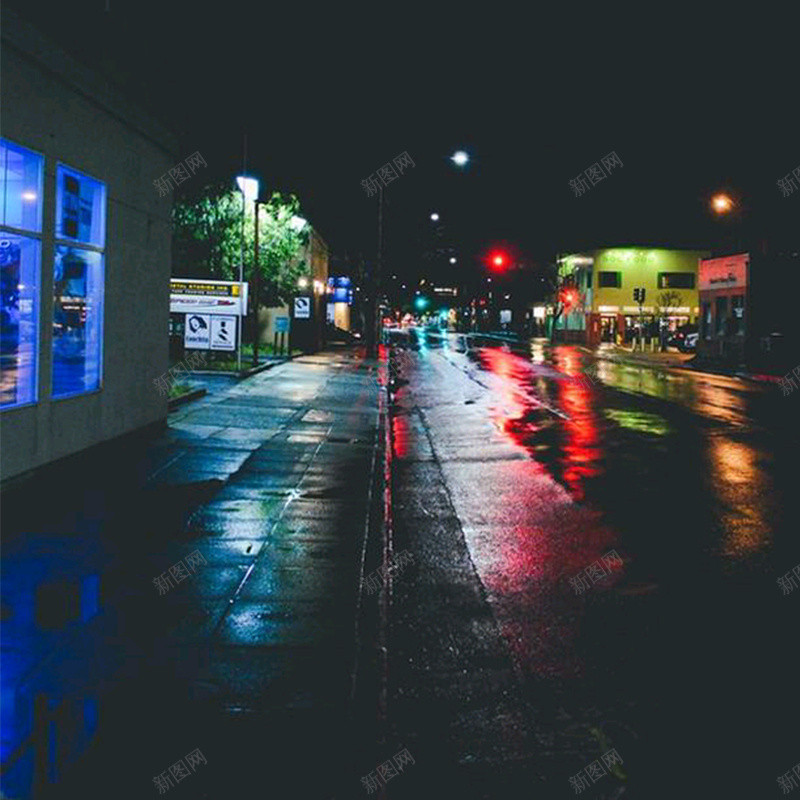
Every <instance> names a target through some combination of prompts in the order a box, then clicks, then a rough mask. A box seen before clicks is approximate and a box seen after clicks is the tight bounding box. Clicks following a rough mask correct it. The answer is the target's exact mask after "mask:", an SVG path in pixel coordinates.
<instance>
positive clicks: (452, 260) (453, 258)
mask: <svg viewBox="0 0 800 800" xmlns="http://www.w3.org/2000/svg"><path fill="white" fill-rule="evenodd" d="M450 263H451V264H455V263H456V257H455V256H452V258H451V259H450Z"/></svg>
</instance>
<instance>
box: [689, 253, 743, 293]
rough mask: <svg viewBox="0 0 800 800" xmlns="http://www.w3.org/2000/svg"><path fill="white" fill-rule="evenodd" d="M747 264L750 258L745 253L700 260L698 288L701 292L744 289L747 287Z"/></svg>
mask: <svg viewBox="0 0 800 800" xmlns="http://www.w3.org/2000/svg"><path fill="white" fill-rule="evenodd" d="M749 264H750V257H749V255H748V254H747V253H739V254H738V255H735V256H726V257H724V258H706V259H701V260H700V267H699V270H698V288H699V290H700V291H701V292H704V291H705V292H708V291H711V290H713V289H744V288H746V286H747V277H748V268H749Z"/></svg>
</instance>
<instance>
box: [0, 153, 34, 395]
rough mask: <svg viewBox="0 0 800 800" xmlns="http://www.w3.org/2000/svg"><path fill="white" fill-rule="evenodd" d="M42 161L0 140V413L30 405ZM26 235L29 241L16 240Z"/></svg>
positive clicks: (24, 237) (32, 375)
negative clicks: (0, 411)
mask: <svg viewBox="0 0 800 800" xmlns="http://www.w3.org/2000/svg"><path fill="white" fill-rule="evenodd" d="M43 174H44V158H43V157H42V156H40V155H38V154H37V153H33V152H31V151H30V150H26V149H25V148H24V147H20V146H19V145H15V144H13V143H11V142H9V141H7V140H6V139H0V301H1V302H0V408H2V409H3V410H5V409H8V408H14V407H16V406H21V405H26V404H28V403H35V402H36V399H37V359H38V350H39V348H38V333H39V302H38V300H39V285H40V282H39V276H40V257H41V240H40V237H41V231H42V200H41V198H42V177H43ZM22 233H27V234H30V235H27V236H26V235H21V234H22Z"/></svg>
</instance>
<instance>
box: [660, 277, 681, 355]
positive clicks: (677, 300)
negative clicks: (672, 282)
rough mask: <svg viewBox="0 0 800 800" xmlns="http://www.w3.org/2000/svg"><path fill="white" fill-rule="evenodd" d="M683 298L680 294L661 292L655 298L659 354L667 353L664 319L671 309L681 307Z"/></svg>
mask: <svg viewBox="0 0 800 800" xmlns="http://www.w3.org/2000/svg"><path fill="white" fill-rule="evenodd" d="M682 299H683V297H682V295H681V293H680V292H675V291H670V292H661V294H659V295H658V296H657V297H656V308H655V312H656V319H657V321H658V323H659V325H658V334H659V338H660V340H661V352H662V353H665V352H666V351H667V333H666V319H667V317H668V316H669V313H670V311H671V310H672V309H674V308H678V307H679V306H680V305H681V301H682Z"/></svg>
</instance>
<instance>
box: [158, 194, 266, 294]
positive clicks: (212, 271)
mask: <svg viewBox="0 0 800 800" xmlns="http://www.w3.org/2000/svg"><path fill="white" fill-rule="evenodd" d="M250 217H251V218H252V213H251V214H250ZM172 223H173V224H172V228H173V237H172V248H173V259H172V263H173V264H174V267H173V273H174V274H175V275H177V276H180V277H200V278H216V279H218V280H236V279H238V277H239V263H240V262H241V259H242V196H241V194H240V193H239V192H236V191H233V190H232V189H230V188H229V187H228V186H227V185H226V184H223V183H216V184H211V185H209V186H206V187H204V188H203V189H202V190H201V192H200V194H199V196H197V197H195V198H191V199H186V200H179V201H177V202H176V203H175V205H174V206H173V209H172ZM250 227H252V223H251V226H250ZM250 241H251V242H252V239H250ZM250 251H251V252H252V244H251V247H250ZM246 253H247V225H245V254H246ZM245 263H247V261H245Z"/></svg>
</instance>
